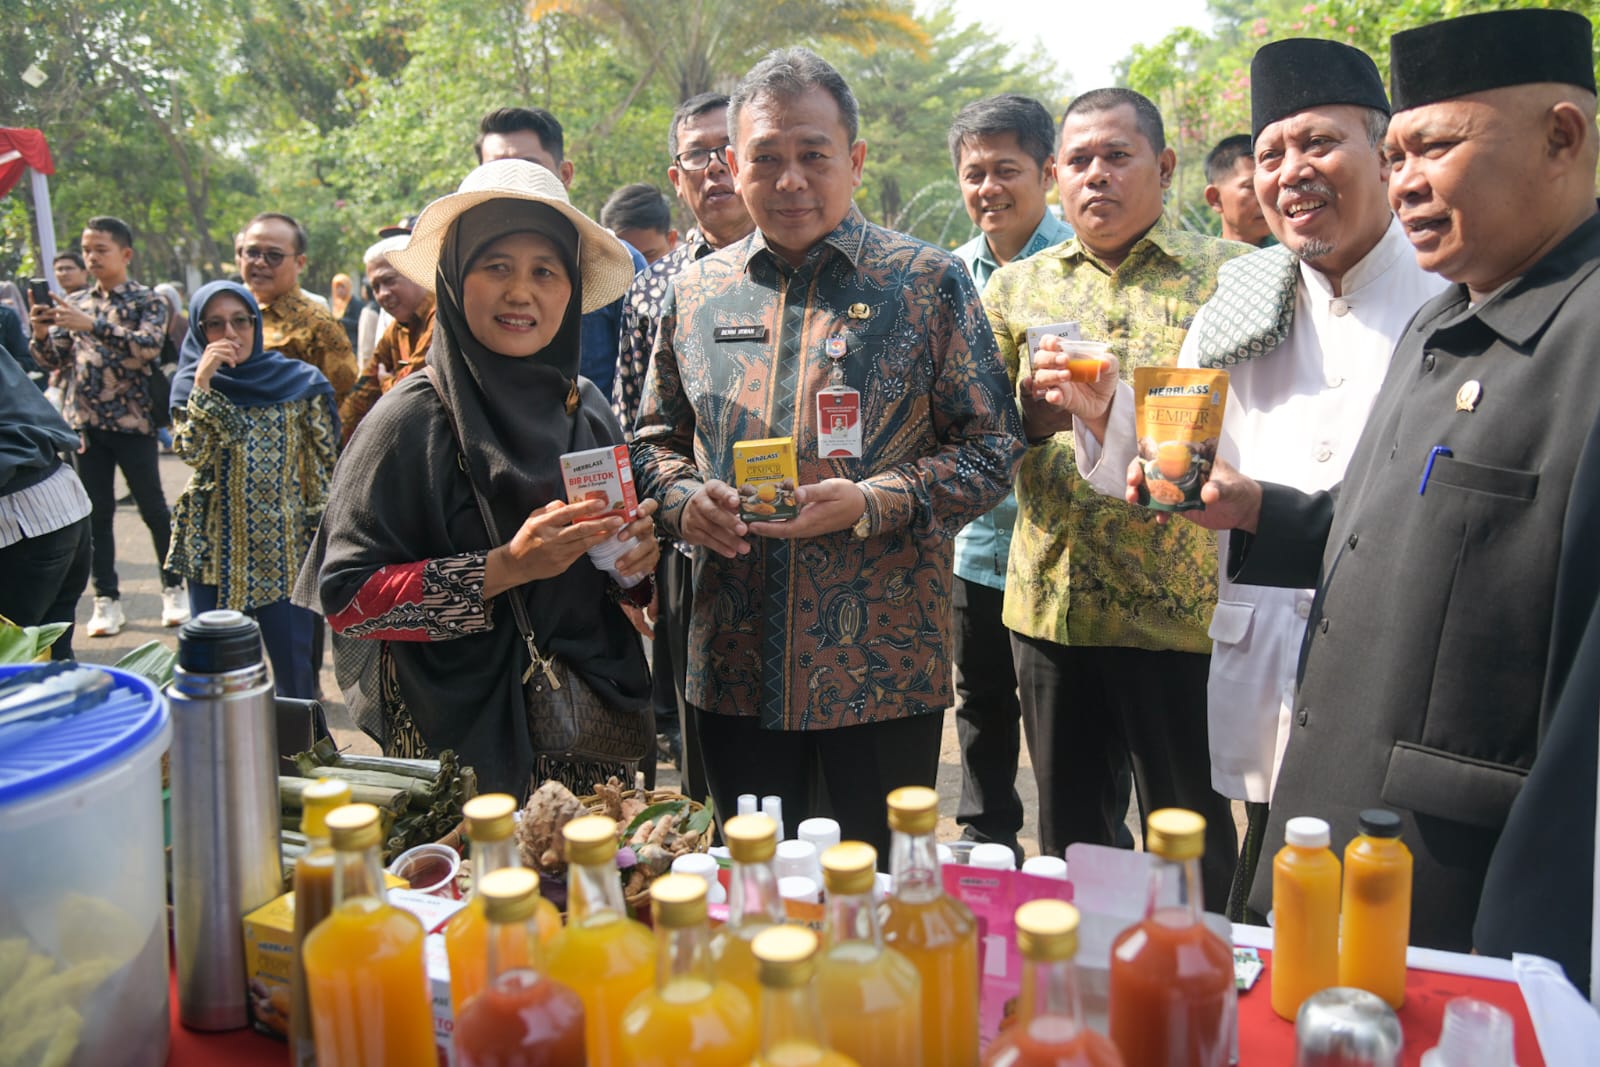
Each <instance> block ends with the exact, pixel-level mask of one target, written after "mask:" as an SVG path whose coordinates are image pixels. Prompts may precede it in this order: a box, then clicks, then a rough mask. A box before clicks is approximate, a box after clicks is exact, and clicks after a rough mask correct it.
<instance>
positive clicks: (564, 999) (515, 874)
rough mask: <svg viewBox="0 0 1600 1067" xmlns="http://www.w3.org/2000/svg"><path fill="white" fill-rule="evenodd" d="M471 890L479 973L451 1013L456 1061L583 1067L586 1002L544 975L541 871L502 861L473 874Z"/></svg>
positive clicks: (478, 1065) (479, 1065) (470, 1065)
mask: <svg viewBox="0 0 1600 1067" xmlns="http://www.w3.org/2000/svg"><path fill="white" fill-rule="evenodd" d="M473 892H474V894H475V895H476V897H477V899H478V900H479V901H480V903H481V906H482V908H483V914H484V922H485V927H484V975H483V981H481V982H480V983H479V985H480V987H481V988H480V989H479V991H478V992H477V993H476V994H474V995H473V996H472V997H470V998H468V1000H467V1001H466V1003H465V1004H464V1005H462V1008H461V1010H460V1011H459V1012H457V1013H456V1027H455V1052H456V1062H457V1064H458V1065H459V1067H533V1065H535V1064H537V1065H539V1067H584V1064H586V1063H587V1062H588V1057H587V1055H586V1053H585V1049H584V1036H583V1001H582V1000H581V999H580V998H579V997H578V994H576V993H574V992H573V991H572V990H570V989H568V988H567V987H566V986H564V985H562V984H561V983H560V982H557V981H556V980H555V979H553V978H550V977H549V976H547V975H545V974H543V973H541V972H542V971H543V970H544V958H543V957H544V952H543V950H542V948H541V947H540V940H539V939H540V933H541V932H540V929H539V926H540V922H539V910H540V909H539V905H540V904H541V903H545V900H544V898H543V897H541V896H540V895H539V876H538V875H537V874H535V873H534V872H533V871H530V870H526V869H524V868H522V867H502V868H501V869H500V870H498V871H492V872H490V873H489V874H487V875H485V876H483V877H481V878H477V879H476V880H475V882H474V888H473ZM450 977H451V981H452V982H454V981H455V978H456V975H455V972H454V971H452V972H451V975H450Z"/></svg>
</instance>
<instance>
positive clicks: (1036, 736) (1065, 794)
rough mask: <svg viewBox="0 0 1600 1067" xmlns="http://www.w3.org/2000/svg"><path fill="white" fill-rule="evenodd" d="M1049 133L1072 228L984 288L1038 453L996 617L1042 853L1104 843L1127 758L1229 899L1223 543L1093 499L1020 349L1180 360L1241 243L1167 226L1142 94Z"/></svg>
mask: <svg viewBox="0 0 1600 1067" xmlns="http://www.w3.org/2000/svg"><path fill="white" fill-rule="evenodd" d="M1059 144H1060V147H1059V149H1058V151H1057V154H1056V183H1057V185H1058V186H1059V187H1060V190H1061V206H1062V210H1063V212H1064V213H1065V215H1066V219H1067V222H1068V223H1070V224H1071V226H1072V228H1073V231H1074V232H1075V234H1076V236H1075V237H1074V238H1073V239H1072V240H1070V241H1067V242H1066V243H1064V244H1060V245H1056V246H1055V247H1053V248H1047V249H1045V250H1044V251H1043V252H1040V253H1038V254H1036V255H1034V256H1033V257H1031V258H1030V259H1026V260H1023V261H1021V262H1017V263H1010V264H1007V265H1006V266H1004V267H1001V268H1000V269H999V270H998V271H996V272H995V273H994V276H993V277H991V278H990V279H989V285H988V287H987V288H986V289H985V290H984V306H985V308H986V309H987V310H988V313H989V320H990V322H991V323H992V324H993V326H994V333H995V340H996V342H997V343H998V344H999V346H1000V353H1001V355H1002V356H1003V357H1004V359H1005V361H1006V366H1007V368H1008V369H1009V370H1010V371H1011V373H1012V376H1013V377H1014V378H1017V379H1019V380H1020V383H1021V389H1020V396H1021V400H1022V418H1023V426H1024V428H1025V430H1026V431H1027V438H1028V445H1029V447H1028V452H1027V456H1026V458H1024V459H1023V461H1022V466H1021V468H1020V470H1019V471H1018V473H1017V489H1016V492H1017V507H1018V514H1017V522H1016V527H1015V530H1014V532H1013V535H1012V541H1011V559H1010V563H1009V567H1008V569H1007V573H1006V599H1005V611H1004V616H1003V617H1004V619H1005V624H1006V626H1007V627H1008V628H1010V630H1011V631H1012V648H1013V652H1014V653H1015V662H1016V668H1017V681H1018V683H1019V688H1020V691H1021V704H1022V721H1023V728H1024V730H1025V732H1026V734H1027V738H1028V752H1029V754H1030V755H1031V757H1032V760H1033V768H1034V777H1035V779H1036V780H1037V782H1038V786H1039V844H1040V848H1041V850H1042V851H1043V852H1045V853H1046V854H1048V855H1054V856H1059V855H1061V853H1062V851H1063V850H1064V849H1065V848H1066V847H1067V845H1069V844H1072V843H1073V842H1075V841H1088V842H1090V843H1093V844H1101V845H1109V844H1113V843H1115V841H1116V838H1117V828H1118V826H1119V825H1120V824H1121V822H1122V819H1123V815H1124V810H1122V805H1121V804H1119V803H1118V801H1119V799H1120V790H1118V788H1117V786H1116V776H1117V771H1118V768H1119V767H1121V766H1122V765H1123V763H1124V760H1125V759H1126V760H1128V761H1129V762H1131V764H1132V768H1133V772H1134V781H1135V784H1136V785H1137V787H1138V795H1139V802H1140V806H1141V807H1142V808H1143V810H1144V811H1145V812H1149V811H1150V810H1153V809H1155V808H1161V807H1166V806H1169V805H1171V806H1177V807H1184V808H1189V809H1191V810H1194V811H1198V812H1200V813H1201V814H1202V815H1204V816H1205V817H1206V821H1207V837H1206V855H1205V861H1204V863H1203V865H1202V873H1203V875H1204V881H1205V890H1206V899H1207V901H1208V902H1209V903H1210V905H1211V906H1212V907H1214V908H1221V907H1222V906H1223V903H1224V902H1225V901H1226V900H1227V895H1228V886H1229V882H1230V881H1231V880H1232V874H1233V865H1234V859H1235V856H1236V854H1237V845H1236V841H1235V834H1234V827H1233V819H1232V815H1231V813H1230V811H1229V807H1228V802H1227V800H1226V799H1225V798H1224V797H1222V796H1221V795H1220V794H1219V793H1217V792H1216V791H1215V790H1213V789H1212V788H1211V768H1210V759H1209V754H1208V748H1207V744H1206V678H1207V674H1208V672H1209V668H1210V651H1211V640H1210V638H1209V637H1208V636H1207V633H1206V631H1207V627H1208V626H1209V624H1210V621H1211V613H1212V608H1213V607H1214V606H1215V604H1216V599H1217V564H1216V558H1215V553H1216V543H1215V541H1214V539H1213V538H1212V537H1211V536H1210V535H1209V534H1208V533H1206V532H1204V531H1201V530H1198V529H1192V530H1186V529H1182V527H1184V526H1190V525H1192V524H1189V523H1174V524H1172V525H1170V526H1165V527H1158V526H1157V525H1156V523H1155V522H1154V513H1153V512H1149V511H1146V510H1145V509H1143V508H1138V507H1134V506H1132V505H1129V504H1126V503H1124V502H1123V501H1120V500H1112V499H1110V498H1108V497H1103V496H1100V495H1099V494H1098V493H1096V492H1095V490H1094V489H1093V488H1092V487H1091V486H1090V485H1089V484H1088V482H1087V481H1085V480H1084V479H1083V478H1082V476H1081V475H1080V474H1079V472H1078V467H1077V461H1076V458H1075V455H1074V451H1073V447H1072V432H1071V431H1072V420H1071V417H1070V416H1065V417H1063V416H1062V415H1061V414H1060V412H1059V411H1058V410H1057V409H1055V408H1053V407H1051V405H1050V404H1048V403H1047V402H1046V400H1045V398H1044V397H1043V396H1040V397H1038V398H1035V396H1034V390H1033V382H1032V371H1033V368H1032V367H1031V365H1030V364H1029V363H1028V362H1026V361H1025V358H1024V357H1025V356H1026V355H1027V352H1028V342H1027V329H1028V327H1030V326H1047V325H1053V324H1058V323H1064V322H1075V323H1077V325H1078V329H1079V331H1080V333H1081V334H1082V336H1083V337H1084V339H1086V340H1095V341H1109V342H1110V343H1111V346H1112V351H1113V353H1114V354H1115V355H1116V356H1117V358H1118V359H1119V360H1120V361H1121V364H1122V372H1123V373H1124V374H1125V375H1129V376H1131V375H1132V372H1133V368H1135V367H1145V366H1172V365H1174V364H1176V362H1177V359H1178V350H1179V348H1180V347H1181V346H1182V345H1183V338H1184V335H1185V334H1186V333H1187V332H1188V328H1189V323H1190V322H1191V321H1192V320H1193V319H1194V315H1195V312H1196V311H1198V310H1199V308H1200V305H1201V304H1202V303H1204V302H1205V301H1206V299H1207V298H1208V297H1210V295H1211V293H1212V291H1213V290H1214V289H1215V288H1216V279H1217V268H1218V267H1219V266H1221V265H1222V264H1223V263H1224V262H1225V261H1227V260H1228V259H1230V258H1232V257H1234V256H1236V255H1240V254H1241V253H1245V252H1249V251H1250V247H1249V246H1248V245H1242V244H1236V243H1234V242H1231V241H1219V240H1217V239H1215V238H1212V237H1205V236H1202V235H1200V234H1195V233H1190V232H1188V231H1185V230H1181V229H1179V228H1178V227H1176V226H1174V225H1172V224H1171V223H1169V222H1167V221H1166V219H1165V218H1164V217H1163V215H1162V195H1163V192H1164V191H1165V190H1166V188H1167V187H1168V185H1169V184H1170V182H1171V179H1172V172H1173V169H1174V168H1175V167H1176V166H1177V156H1176V155H1175V154H1174V153H1173V151H1172V150H1171V149H1170V148H1168V147H1167V146H1166V138H1165V134H1164V132H1163V129H1162V124H1161V114H1160V112H1159V111H1157V110H1156V108H1155V105H1153V104H1151V103H1150V101H1149V100H1147V99H1145V98H1144V97H1143V96H1140V95H1139V94H1138V93H1135V92H1132V91H1131V90H1127V89H1098V90H1095V91H1093V92H1089V93H1085V94H1083V95H1082V96H1080V97H1078V98H1077V99H1076V100H1074V101H1073V102H1072V105H1071V106H1070V107H1069V108H1068V109H1067V115H1066V119H1065V121H1064V122H1063V124H1062V129H1061V137H1060V140H1059Z"/></svg>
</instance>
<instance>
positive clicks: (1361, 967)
mask: <svg viewBox="0 0 1600 1067" xmlns="http://www.w3.org/2000/svg"><path fill="white" fill-rule="evenodd" d="M1343 924H1344V925H1343V928H1342V935H1343V936H1342V937H1341V939H1340V942H1339V984H1340V985H1347V986H1354V987H1356V988H1357V989H1365V990H1366V991H1367V992H1369V993H1373V994H1375V995H1377V996H1379V997H1382V998H1383V999H1384V1001H1385V1002H1386V1003H1387V1004H1388V1005H1389V1007H1391V1008H1399V1007H1400V1005H1401V1004H1404V1003H1405V999H1406V943H1407V942H1408V941H1410V940H1411V850H1410V849H1408V848H1406V846H1405V843H1404V842H1402V841H1401V840H1400V816H1398V815H1396V814H1395V813H1394V812H1392V811H1383V810H1382V809H1380V808H1373V809H1371V810H1370V811H1363V812H1362V813H1361V833H1360V834H1359V835H1358V836H1356V837H1354V838H1352V839H1351V841H1350V844H1349V845H1348V846H1347V847H1346V848H1345V850H1344V909H1343Z"/></svg>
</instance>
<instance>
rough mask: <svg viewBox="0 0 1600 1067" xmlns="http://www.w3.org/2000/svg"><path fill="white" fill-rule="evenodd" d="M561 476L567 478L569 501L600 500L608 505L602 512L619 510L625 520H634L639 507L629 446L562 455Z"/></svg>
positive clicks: (612, 446)
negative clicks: (629, 456)
mask: <svg viewBox="0 0 1600 1067" xmlns="http://www.w3.org/2000/svg"><path fill="white" fill-rule="evenodd" d="M561 476H562V477H563V478H564V479H566V483H567V503H569V504H576V503H577V502H578V501H580V500H598V501H600V502H602V503H603V504H604V505H605V511H603V512H601V514H602V515H603V514H605V513H606V512H616V513H617V514H619V515H621V516H622V517H623V518H626V519H632V518H633V517H634V514H635V513H636V512H637V511H638V509H639V497H638V494H637V492H636V491H635V489H634V483H633V463H632V461H630V460H629V459H628V446H627V445H606V446H605V447H603V448H589V449H585V450H584V451H582V452H568V453H567V454H566V455H564V456H562V457H561ZM597 517H598V516H597Z"/></svg>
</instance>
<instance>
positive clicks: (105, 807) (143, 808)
mask: <svg viewBox="0 0 1600 1067" xmlns="http://www.w3.org/2000/svg"><path fill="white" fill-rule="evenodd" d="M23 669H25V668H23V667H0V682H3V681H5V680H6V679H8V678H10V677H11V676H12V675H14V674H16V673H17V672H18V671H20V670H23ZM102 669H104V670H106V671H107V673H109V674H110V675H111V676H112V678H113V681H114V685H113V688H112V692H111V695H110V696H109V698H108V699H107V700H106V701H105V702H104V703H103V704H101V705H99V706H98V707H94V708H91V709H89V710H87V711H83V712H79V713H77V714H75V715H71V716H68V717H63V718H59V719H39V720H29V721H24V722H18V723H12V724H10V725H9V726H4V727H0V988H4V992H0V1033H4V1034H5V1035H6V1041H7V1044H8V1046H13V1045H14V1044H15V1043H17V1042H21V1041H27V1042H29V1043H30V1044H33V1043H38V1048H37V1051H38V1053H40V1054H42V1053H43V1052H44V1050H45V1049H46V1048H47V1047H49V1046H48V1045H47V1044H46V1043H45V1042H52V1041H53V1042H58V1044H57V1045H56V1048H57V1049H58V1050H60V1049H63V1048H65V1047H72V1048H73V1052H72V1054H71V1059H70V1060H69V1061H68V1062H70V1063H71V1064H73V1065H83V1067H87V1065H91V1064H108V1063H118V1064H126V1065H128V1067H160V1065H161V1064H163V1063H165V1062H166V1059H167V1043H168V1031H169V1027H170V1025H171V1024H170V1016H169V1008H168V992H167V991H168V987H169V980H168V969H167V921H166V915H167V909H166V867H165V859H164V856H163V847H162V815H161V754H162V753H163V752H164V751H166V748H167V742H168V740H169V739H170V737H171V735H172V727H171V724H170V721H169V719H168V716H167V709H166V705H165V702H164V701H163V699H162V697H161V695H160V694H159V693H158V692H157V691H156V689H155V687H154V686H153V685H151V684H150V683H149V682H147V681H145V680H144V679H143V678H140V677H138V676H137V675H133V674H128V673H125V672H122V671H118V670H114V669H112V668H102ZM7 979H10V981H9V982H8V981H7ZM7 987H8V988H7ZM59 1042H70V1045H65V1046H64V1045H62V1044H59ZM24 1059H25V1060H26V1061H27V1062H33V1059H34V1057H32V1056H25V1057H24Z"/></svg>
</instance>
